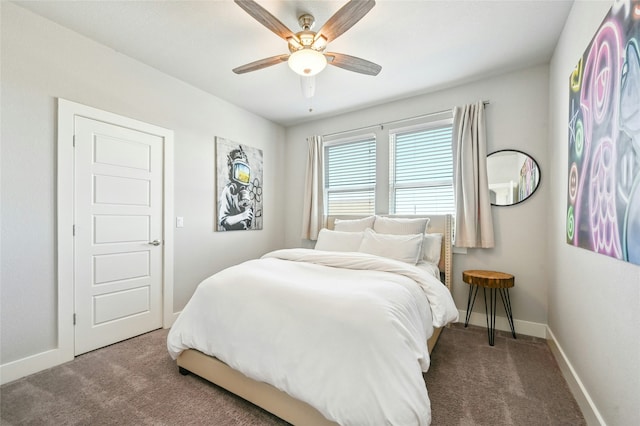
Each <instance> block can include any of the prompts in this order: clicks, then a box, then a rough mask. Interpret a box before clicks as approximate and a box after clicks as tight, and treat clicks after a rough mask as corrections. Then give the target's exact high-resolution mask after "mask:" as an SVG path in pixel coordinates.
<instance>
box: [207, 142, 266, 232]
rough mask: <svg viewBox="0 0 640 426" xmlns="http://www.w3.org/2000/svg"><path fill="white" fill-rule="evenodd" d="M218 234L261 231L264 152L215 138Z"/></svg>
mask: <svg viewBox="0 0 640 426" xmlns="http://www.w3.org/2000/svg"><path fill="white" fill-rule="evenodd" d="M216 198H217V202H218V203H217V204H218V206H217V217H216V230H218V231H248V230H259V229H262V150H260V149H257V148H252V147H250V146H247V145H244V144H239V143H236V142H232V141H230V140H228V139H224V138H219V137H217V138H216Z"/></svg>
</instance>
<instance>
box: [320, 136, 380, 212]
mask: <svg viewBox="0 0 640 426" xmlns="http://www.w3.org/2000/svg"><path fill="white" fill-rule="evenodd" d="M324 149H325V152H324V164H325V170H324V188H325V203H324V205H325V208H326V214H327V215H330V216H334V215H367V214H374V213H375V190H376V139H375V136H373V135H369V136H363V137H359V138H358V139H355V140H350V141H336V142H331V143H327V144H325V148H324Z"/></svg>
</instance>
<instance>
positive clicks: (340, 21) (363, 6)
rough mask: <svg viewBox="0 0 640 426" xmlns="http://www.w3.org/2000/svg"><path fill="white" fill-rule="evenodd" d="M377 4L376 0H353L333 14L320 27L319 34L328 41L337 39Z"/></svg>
mask: <svg viewBox="0 0 640 426" xmlns="http://www.w3.org/2000/svg"><path fill="white" fill-rule="evenodd" d="M375 5H376V2H375V0H351V1H349V3H347V4H345V5H344V6H342V7H341V8H340V10H338V11H337V12H336V13H334V14H333V16H332V17H331V18H329V20H328V21H327V22H325V24H324V25H323V26H322V28H320V31H318V36H320V35H322V37H324V38H325V39H326V40H327V43H328V42H330V41H331V40H334V39H336V38H337V37H338V36H340V35H341V34H342V33H344V32H345V31H347V30H348V29H349V28H351V27H353V26H354V25H355V24H356V22H358V21H359V20H360V19H362V17H363V16H364V15H366V14H367V13H369V11H370V10H371V9H372V8H373V6H375Z"/></svg>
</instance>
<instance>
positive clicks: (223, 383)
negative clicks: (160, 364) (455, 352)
mask: <svg viewBox="0 0 640 426" xmlns="http://www.w3.org/2000/svg"><path fill="white" fill-rule="evenodd" d="M393 217H404V218H412V217H420V216H406V215H403V216H399V215H394V216H393ZM423 217H424V216H423ZM336 218H340V216H338V217H329V218H328V222H327V228H329V229H332V228H333V223H334V221H335V219H336ZM349 218H350V219H353V216H351V217H349ZM429 218H430V219H431V220H430V221H429V226H428V228H427V232H429V233H442V234H443V238H442V248H441V255H440V263H439V265H438V267H439V269H440V279H441V281H442V282H443V284H444V285H445V286H447V288H449V290H451V282H452V272H453V264H452V258H453V256H452V252H451V246H452V233H453V228H452V222H453V220H452V216H451V215H430V216H429ZM441 332H442V329H441V328H437V329H435V330H434V332H433V336H431V338H430V339H429V340H428V342H427V345H428V348H429V353H431V351H433V348H434V347H435V345H436V342H437V341H438V337H439V336H440V333H441ZM177 364H178V368H179V370H180V373H181V374H183V375H187V374H189V373H193V374H195V375H197V376H200V377H202V378H203V379H206V380H208V381H210V382H212V383H214V384H216V385H218V386H220V387H222V388H224V389H226V390H228V391H230V392H232V393H234V394H236V395H238V396H239V397H241V398H243V399H245V400H247V401H249V402H251V403H253V404H255V405H257V406H258V407H261V408H263V409H264V410H266V411H268V412H270V413H272V414H274V415H275V416H277V417H280V418H281V419H283V420H285V421H287V422H289V423H291V424H293V425H305V426H321V425H322V426H324V425H336V424H337V423H334V422H332V421H329V420H327V419H326V418H325V417H324V416H323V415H322V414H321V413H320V412H319V411H318V410H316V409H315V408H314V407H312V406H311V405H309V404H307V403H306V402H303V401H300V400H298V399H295V398H293V397H292V396H289V394H287V393H285V392H283V391H281V390H279V389H277V388H275V387H273V386H271V385H269V384H267V383H264V382H259V381H256V380H253V379H250V378H249V377H247V376H245V375H244V374H242V373H240V372H239V371H237V370H234V369H233V368H231V367H229V366H228V365H227V364H225V363H223V362H222V361H220V360H218V359H217V358H214V357H211V356H209V355H205V354H203V353H202V352H199V351H197V350H195V349H188V350H186V351H184V352H182V353H181V354H180V356H179V357H178V359H177Z"/></svg>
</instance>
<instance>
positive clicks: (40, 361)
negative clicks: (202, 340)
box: [0, 312, 180, 385]
mask: <svg viewBox="0 0 640 426" xmlns="http://www.w3.org/2000/svg"><path fill="white" fill-rule="evenodd" d="M179 315H180V312H175V313H173V314H172V315H171V316H170V317H171V324H168V326H165V327H164V328H171V326H172V325H173V323H174V322H175V321H176V319H178V316H179ZM64 352H65V351H63V350H61V349H51V350H49V351H45V352H41V353H39V354H35V355H31V356H28V357H25V358H21V359H18V360H15V361H11V362H8V363H6V364H2V365H0V385H4V384H5V383H10V382H13V381H15V380H18V379H20V378H22V377H26V376H29V375H31V374H35V373H38V372H40V371H43V370H46V369H48V368H51V367H55V366H57V365H60V364H64V363H65V362H68V361H72V360H73V358H74V356H73V355H72V354H67V355H65V353H64ZM69 355H71V356H69Z"/></svg>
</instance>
